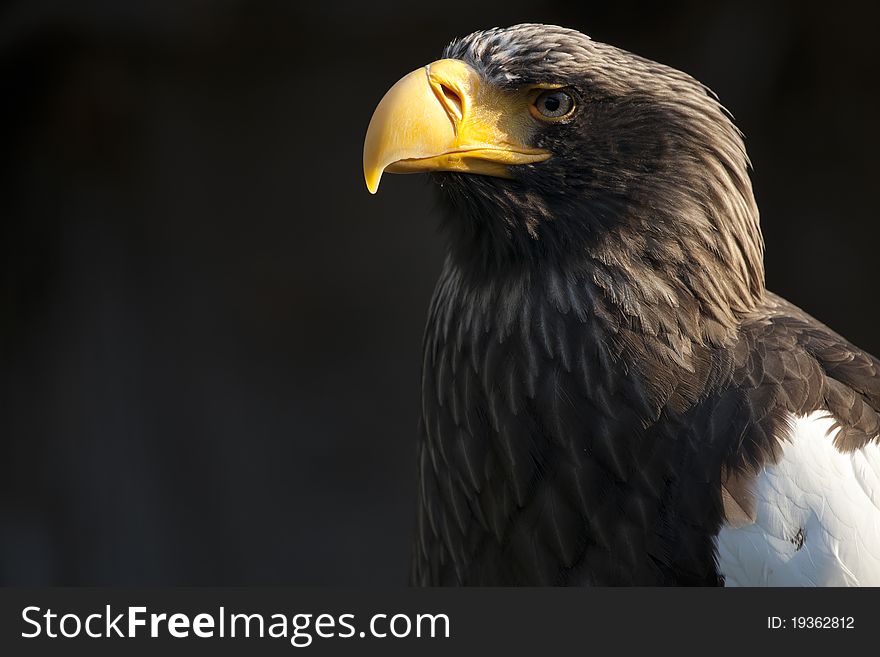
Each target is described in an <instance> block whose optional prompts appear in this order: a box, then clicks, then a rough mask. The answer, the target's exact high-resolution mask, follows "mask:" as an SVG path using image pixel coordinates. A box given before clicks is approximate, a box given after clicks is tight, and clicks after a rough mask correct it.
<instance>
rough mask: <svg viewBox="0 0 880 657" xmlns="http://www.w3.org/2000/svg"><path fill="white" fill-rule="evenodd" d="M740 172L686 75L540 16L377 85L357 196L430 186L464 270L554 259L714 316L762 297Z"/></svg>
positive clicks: (754, 219)
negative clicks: (407, 180) (410, 179)
mask: <svg viewBox="0 0 880 657" xmlns="http://www.w3.org/2000/svg"><path fill="white" fill-rule="evenodd" d="M748 169H749V162H748V157H747V155H746V151H745V147H744V145H743V140H742V135H741V133H740V132H739V130H738V129H737V128H736V127H735V126H734V124H733V122H732V120H731V117H730V115H729V113H728V112H727V111H726V110H725V109H724V108H723V107H722V106H721V104H720V103H719V102H718V100H717V98H716V97H715V96H714V94H712V92H711V91H709V90H708V89H707V88H706V87H705V86H703V85H702V84H700V83H699V82H697V81H696V80H695V79H694V78H692V77H690V76H689V75H687V74H685V73H682V72H680V71H678V70H675V69H673V68H670V67H668V66H664V65H662V64H658V63H656V62H653V61H650V60H648V59H644V58H642V57H639V56H636V55H633V54H631V53H629V52H626V51H623V50H620V49H618V48H615V47H613V46H609V45H606V44H603V43H599V42H596V41H593V40H591V39H590V38H589V37H587V36H585V35H584V34H581V33H580V32H577V31H575V30H571V29H566V28H562V27H557V26H550V25H539V24H523V25H516V26H513V27H509V28H494V29H489V30H485V31H480V32H474V33H472V34H470V35H468V36H466V37H464V38H461V39H456V40H454V41H453V42H452V43H450V44H449V45H448V46H447V47H446V49H445V51H444V53H443V58H442V59H440V60H438V61H436V62H433V63H431V64H428V65H427V66H425V67H423V68H420V69H418V70H416V71H414V72H412V73H410V74H409V75H407V76H405V77H404V78H402V79H401V80H400V81H399V82H398V83H397V84H395V85H394V86H393V87H392V88H391V89H390V90H389V91H388V93H387V94H386V95H385V97H384V98H383V99H382V100H381V102H380V103H379V105H378V107H377V108H376V110H375V113H374V115H373V118H372V120H371V122H370V126H369V128H368V130H367V136H366V141H365V146H364V174H365V178H366V182H367V187H368V188H369V190H370V191H371V192H374V193H375V191H376V190H377V189H378V186H379V181H380V178H381V176H382V173H383V172H385V171H388V172H390V173H414V172H429V173H430V175H431V176H432V177H433V178H434V179H435V180H436V182H437V183H438V185H437V186H438V188H439V189H440V190H441V198H442V201H443V203H444V205H445V206H446V208H447V210H448V211H447V212H446V213H445V214H446V227H447V228H448V230H449V231H450V233H451V236H452V239H451V249H450V251H451V255H452V256H453V257H455V258H457V259H458V261H460V262H461V263H462V264H463V266H467V267H471V268H472V269H474V270H481V271H483V272H484V273H485V272H487V271H488V272H489V274H490V275H496V274H498V273H499V271H503V270H505V269H507V270H509V269H511V268H514V269H516V268H522V267H534V266H535V265H536V264H537V265H539V266H541V267H544V266H546V265H548V264H551V265H552V264H555V263H564V267H563V268H564V269H565V270H566V271H569V272H570V271H578V270H579V269H580V270H587V269H590V270H591V273H590V274H589V275H590V276H592V277H593V278H594V279H595V278H599V279H605V280H607V281H609V282H608V283H607V285H608V286H612V287H614V286H616V289H612V290H609V294H610V295H611V296H612V297H613V296H615V295H616V296H618V297H620V296H629V297H631V298H637V299H638V298H641V299H642V300H643V301H645V303H647V302H648V301H649V297H651V298H653V297H658V296H659V297H666V299H667V300H668V301H669V302H670V304H671V305H673V306H675V305H677V304H678V303H683V304H685V305H689V306H694V307H696V306H699V307H700V311H699V312H703V313H706V311H707V309H708V314H710V315H714V316H716V319H717V320H718V321H720V322H721V323H722V324H726V325H728V326H732V325H733V324H734V323H735V321H734V320H733V315H734V314H735V313H737V312H744V311H747V310H749V309H750V308H751V307H753V306H754V304H755V303H756V301H757V300H758V299H759V298H760V296H761V295H762V293H763V276H764V271H763V241H762V238H761V233H760V229H759V225H758V211H757V208H756V205H755V201H754V196H753V193H752V186H751V182H750V179H749V175H748ZM596 267H598V270H597V269H596ZM651 280H654V281H656V280H662V281H663V282H664V284H663V286H662V287H663V289H662V290H657V289H648V287H650V286H651V284H650V283H646V281H651ZM646 285H648V287H646ZM654 287H656V286H654Z"/></svg>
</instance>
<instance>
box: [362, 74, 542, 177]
mask: <svg viewBox="0 0 880 657" xmlns="http://www.w3.org/2000/svg"><path fill="white" fill-rule="evenodd" d="M527 103H528V100H527V99H526V98H525V97H524V96H523V95H521V94H517V93H515V92H506V91H502V90H499V89H497V88H496V87H494V86H492V85H490V84H487V83H484V81H483V80H482V79H481V78H480V76H479V74H478V73H477V72H476V71H475V70H474V69H473V68H471V67H470V66H468V65H467V64H465V63H464V62H462V61H459V60H457V59H441V60H439V61H436V62H434V63H432V64H428V65H427V66H425V67H424V68H420V69H418V70H416V71H413V72H412V73H410V74H409V75H407V76H405V77H403V78H402V79H401V80H399V81H398V82H397V83H396V84H395V85H394V86H393V87H391V89H389V90H388V93H386V94H385V97H384V98H382V100H381V101H380V102H379V105H378V107H376V111H375V112H374V113H373V118H372V119H371V120H370V127H369V128H367V136H366V139H365V141H364V179H365V180H366V183H367V189H369V190H370V193H371V194H375V193H376V190H377V189H379V180H380V179H381V178H382V173H383V172H385V171H388V172H390V173H417V172H423V171H460V172H466V173H475V174H481V175H487V176H497V177H502V178H509V177H510V175H511V174H510V171H509V169H508V167H510V166H511V165H517V164H531V163H534V162H541V161H543V160H546V159H547V158H549V157H550V153H549V152H548V151H546V150H542V149H539V148H531V147H529V146H527V145H526V144H527V143H528V139H529V137H530V136H531V135H532V134H533V132H534V130H535V125H534V121H533V119H531V118H530V115H529V112H528V104H527Z"/></svg>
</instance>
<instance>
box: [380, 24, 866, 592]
mask: <svg viewBox="0 0 880 657" xmlns="http://www.w3.org/2000/svg"><path fill="white" fill-rule="evenodd" d="M363 165H364V175H365V179H366V184H367V187H368V189H369V191H370V192H372V193H375V192H376V190H377V188H378V186H379V181H380V178H381V176H382V174H383V172H391V173H415V172H425V173H427V174H428V175H429V176H430V177H431V178H432V179H433V182H434V183H436V184H435V185H434V187H435V188H436V190H437V193H438V196H439V199H440V207H441V208H442V211H443V212H442V214H443V219H442V225H443V229H444V230H443V232H444V234H445V237H446V242H447V251H446V256H445V261H444V264H443V267H442V272H441V274H440V278H439V281H438V283H437V286H436V289H435V291H434V294H433V298H432V300H431V302H430V308H429V311H428V320H427V327H426V330H425V335H424V345H423V361H422V376H421V420H420V426H419V433H420V439H419V444H418V451H417V468H418V491H417V504H416V507H417V514H416V522H415V532H414V533H415V537H414V543H413V553H412V562H411V571H410V572H411V575H410V576H411V582H412V584H413V585H429V586H433V585H530V586H534V585H538V586H551V585H599V586H630V585H649V586H652V585H653V586H668V585H698V586H718V585H728V586H736V585H740V586H756V585H768V586H783V585H784V586H791V585H805V586H810V585H817V586H823V585H833V586H843V585H880V446H878V433H880V362H878V360H877V359H876V358H874V357H873V356H871V355H869V354H868V353H866V352H864V351H862V350H861V349H859V348H858V347H855V346H854V345H852V344H850V343H849V342H847V341H846V340H845V339H844V338H842V337H841V336H840V335H838V334H837V333H835V332H834V331H832V330H831V329H829V328H828V327H826V326H824V325H823V324H821V323H820V322H819V321H817V320H816V319H814V318H813V317H811V316H809V315H808V314H807V313H805V312H804V311H802V310H800V309H799V308H797V307H796V306H794V305H793V304H791V303H789V302H788V301H786V300H784V299H782V298H780V297H779V296H777V295H775V294H773V293H771V292H769V291H768V290H767V289H766V288H765V283H764V267H763V250H764V244H763V238H762V235H761V230H760V226H759V218H758V208H757V206H756V203H755V198H754V195H753V191H752V184H751V181H750V177H749V171H750V167H751V165H750V162H749V159H748V156H747V154H746V150H745V146H744V143H743V137H742V134H741V132H740V131H739V130H738V128H737V127H735V125H734V123H733V120H732V117H731V115H730V114H729V113H728V112H727V111H726V110H725V108H724V107H723V106H722V105H721V104H720V102H719V100H718V98H717V97H716V96H715V95H714V94H713V93H712V92H711V91H710V90H709V89H708V88H707V87H705V86H703V85H702V84H700V83H699V82H698V81H696V80H695V79H694V78H692V77H690V76H689V75H687V74H685V73H683V72H680V71H678V70H675V69H673V68H670V67H668V66H664V65H662V64H658V63H656V62H654V61H651V60H649V59H645V58H642V57H639V56H636V55H634V54H631V53H629V52H626V51H624V50H621V49H618V48H616V47H613V46H610V45H606V44H603V43H599V42H596V41H593V40H591V39H590V38H589V37H587V36H585V35H584V34H582V33H580V32H577V31H575V30H571V29H566V28H563V27H557V26H550V25H540V24H522V25H516V26H513V27H508V28H493V29H488V30H484V31H478V32H474V33H473V34H470V35H469V36H466V37H464V38H460V39H456V40H454V41H452V43H450V44H449V45H448V46H447V47H446V49H445V51H444V52H443V56H442V58H441V59H440V60H438V61H435V62H433V63H431V64H428V65H427V66H424V67H423V68H420V69H418V70H416V71H414V72H412V73H410V74H409V75H406V76H405V77H403V78H402V79H401V80H400V81H399V82H397V83H396V84H395V85H394V86H393V87H391V89H390V90H389V91H388V92H387V94H386V95H385V96H384V97H383V98H382V100H381V101H380V102H379V104H378V106H377V107H376V110H375V112H374V114H373V116H372V119H371V121H370V124H369V127H368V129H367V134H366V138H365V143H364V159H363Z"/></svg>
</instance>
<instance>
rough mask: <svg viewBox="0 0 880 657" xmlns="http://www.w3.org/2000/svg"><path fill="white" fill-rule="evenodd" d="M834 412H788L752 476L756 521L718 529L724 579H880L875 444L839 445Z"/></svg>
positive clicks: (785, 582) (879, 458)
mask: <svg viewBox="0 0 880 657" xmlns="http://www.w3.org/2000/svg"><path fill="white" fill-rule="evenodd" d="M833 427H834V420H833V418H830V417H828V414H827V412H824V411H817V412H815V413H812V414H810V415H807V416H805V417H796V418H792V432H791V434H790V437H789V438H788V439H787V440H785V441H784V442H783V452H782V458H781V459H780V460H779V462H778V463H776V464H774V465H768V466H766V467H764V468H763V469H762V470H761V471H760V472H759V474H758V477H757V478H756V479H755V480H754V481H753V482H752V483H751V491H752V493H754V501H755V509H754V518H755V522H754V523H752V524H746V525H744V526H741V527H738V528H734V527H732V526H725V527H723V528H722V530H721V532H720V533H719V534H718V538H717V544H718V562H719V564H718V565H719V571H720V572H721V574H722V575H724V577H725V578H726V584H727V586H880V446H878V444H877V441H876V440H874V441H872V442H871V443H869V444H868V445H866V446H865V447H863V448H862V449H859V450H857V451H854V452H851V453H843V452H840V451H838V450H837V448H835V447H834V437H835V435H836V433H837V429H834V428H833Z"/></svg>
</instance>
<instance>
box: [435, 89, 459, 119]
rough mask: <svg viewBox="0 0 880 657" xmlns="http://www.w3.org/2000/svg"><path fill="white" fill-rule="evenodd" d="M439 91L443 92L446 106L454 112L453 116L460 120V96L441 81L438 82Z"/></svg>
mask: <svg viewBox="0 0 880 657" xmlns="http://www.w3.org/2000/svg"><path fill="white" fill-rule="evenodd" d="M439 86H440V91H441V92H442V93H443V97H444V98H445V99H446V101H447V102H446V107H447V108H448V109H450V110H452V111H453V112H454V113H455V116H456V118H457V119H458V120H461V117H462V102H461V96H460V95H458V93H456V92H455V91H454V90H453V89H452V88H451V87H448V86H446V85H445V84H443V83H442V82H441V83H440V85H439Z"/></svg>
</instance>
